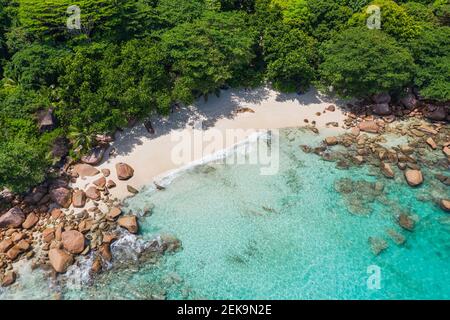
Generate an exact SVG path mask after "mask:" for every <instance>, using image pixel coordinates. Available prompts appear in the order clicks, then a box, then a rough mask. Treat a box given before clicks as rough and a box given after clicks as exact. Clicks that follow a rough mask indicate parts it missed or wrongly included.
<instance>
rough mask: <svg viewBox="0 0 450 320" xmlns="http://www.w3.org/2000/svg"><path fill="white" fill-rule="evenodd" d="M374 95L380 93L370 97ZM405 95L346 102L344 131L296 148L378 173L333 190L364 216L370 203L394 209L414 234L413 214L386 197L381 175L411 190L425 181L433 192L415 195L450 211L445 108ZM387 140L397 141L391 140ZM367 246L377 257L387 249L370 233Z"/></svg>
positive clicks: (390, 233) (391, 233)
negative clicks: (373, 179)
mask: <svg viewBox="0 0 450 320" xmlns="http://www.w3.org/2000/svg"><path fill="white" fill-rule="evenodd" d="M377 99H379V97H377V98H376V99H374V100H377ZM405 99H406V100H402V101H401V102H400V103H398V104H394V105H392V104H390V97H386V95H385V96H384V101H383V104H382V105H381V106H380V103H378V104H377V103H376V102H375V101H374V104H372V105H369V106H367V102H365V103H363V104H360V105H348V106H347V107H348V110H349V111H348V112H347V114H346V116H347V118H346V120H345V126H344V127H345V129H347V133H345V134H342V135H340V136H328V137H326V138H325V139H324V141H323V143H322V145H321V146H318V147H311V146H308V145H301V146H300V147H301V149H302V150H303V151H304V152H306V153H315V154H316V155H318V156H320V157H321V158H322V159H323V160H324V161H331V162H335V163H336V167H337V168H339V169H342V170H346V169H350V168H352V167H360V166H368V167H369V170H370V172H371V175H373V176H376V177H378V179H377V182H368V181H366V180H352V179H348V178H345V179H341V180H338V181H336V183H335V186H334V187H335V191H336V192H337V193H338V194H340V195H341V197H342V198H343V200H344V203H345V205H346V207H347V209H348V211H349V212H350V213H352V214H355V215H360V216H361V215H368V214H370V213H371V212H372V208H371V206H372V204H373V203H374V202H375V201H379V202H381V203H383V204H386V205H388V206H389V207H391V208H392V218H393V219H394V220H395V221H396V222H397V224H398V225H399V227H400V229H401V230H404V231H406V232H413V231H414V229H415V226H416V224H417V222H418V218H417V216H415V215H414V214H413V213H411V212H408V211H405V210H404V209H402V208H401V207H400V206H399V204H398V203H395V202H393V201H391V200H389V199H388V197H387V195H386V192H385V190H384V188H385V184H384V182H383V179H388V180H392V179H394V180H395V181H396V182H397V183H406V184H408V185H409V186H410V187H411V188H418V187H419V186H421V185H422V184H424V183H425V181H426V183H428V184H429V185H430V186H431V188H430V189H431V192H430V191H426V192H423V191H418V193H417V196H416V198H417V199H418V200H419V201H431V202H433V203H434V204H435V205H436V207H438V208H440V210H442V212H443V213H445V212H446V213H449V212H450V206H449V205H450V198H449V197H447V196H448V186H449V185H450V175H449V174H448V172H449V169H450V126H448V121H449V110H448V109H449V108H448V106H439V107H430V106H429V105H427V104H426V102H419V101H418V100H417V99H416V98H415V96H413V95H410V96H409V97H408V98H405ZM330 107H331V108H329V110H330V109H331V110H333V106H330ZM329 110H328V111H329ZM389 138H392V139H394V140H398V141H397V142H400V144H398V143H392V144H390V141H389ZM425 171H426V174H425V173H424V172H425ZM443 195H444V196H443ZM445 195H446V196H445ZM438 210H439V209H438ZM386 236H387V237H388V238H391V239H392V240H393V241H394V242H395V243H396V244H397V245H402V244H403V243H404V242H405V241H406V238H405V236H404V235H402V234H401V233H399V232H397V231H395V230H393V229H389V230H387V232H386ZM368 244H369V246H370V248H371V250H372V252H373V253H374V254H375V255H378V254H380V253H381V252H382V251H384V250H386V249H387V247H388V243H387V241H386V240H385V239H383V238H376V237H369V238H368Z"/></svg>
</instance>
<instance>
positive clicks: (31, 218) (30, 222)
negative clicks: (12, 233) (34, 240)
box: [22, 212, 39, 229]
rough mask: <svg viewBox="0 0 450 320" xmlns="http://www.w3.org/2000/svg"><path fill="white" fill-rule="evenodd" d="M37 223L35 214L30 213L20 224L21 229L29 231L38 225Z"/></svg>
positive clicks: (37, 219) (37, 218)
mask: <svg viewBox="0 0 450 320" xmlns="http://www.w3.org/2000/svg"><path fill="white" fill-rule="evenodd" d="M38 221H39V217H38V215H37V214H36V213H34V212H31V213H30V214H29V215H28V216H27V218H26V219H25V221H24V222H23V223H22V228H24V229H31V228H33V227H34V225H35V224H36V223H38Z"/></svg>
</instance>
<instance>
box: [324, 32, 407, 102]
mask: <svg viewBox="0 0 450 320" xmlns="http://www.w3.org/2000/svg"><path fill="white" fill-rule="evenodd" d="M323 55H324V62H323V63H322V65H321V66H320V73H321V76H322V81H323V83H324V84H325V85H326V86H332V87H333V88H334V90H335V91H336V92H337V93H339V94H341V95H343V96H356V97H367V96H370V95H372V94H376V93H380V92H397V91H400V90H401V89H402V88H404V87H405V86H407V85H408V84H410V82H411V80H412V73H413V69H414V62H413V59H412V57H411V54H410V53H409V52H408V50H406V49H404V48H402V47H400V46H399V45H398V44H397V42H396V41H395V40H394V39H393V38H392V37H390V36H388V35H386V34H384V33H383V32H381V31H379V30H369V29H367V28H354V29H349V30H346V31H345V32H343V33H342V34H340V35H339V36H338V37H337V38H336V39H333V40H332V41H330V42H329V43H327V44H326V45H325V46H324V48H323Z"/></svg>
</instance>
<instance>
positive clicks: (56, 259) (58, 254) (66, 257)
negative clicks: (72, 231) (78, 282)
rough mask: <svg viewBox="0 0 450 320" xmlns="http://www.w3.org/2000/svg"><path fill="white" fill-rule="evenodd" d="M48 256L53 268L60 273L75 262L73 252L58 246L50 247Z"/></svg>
mask: <svg viewBox="0 0 450 320" xmlns="http://www.w3.org/2000/svg"><path fill="white" fill-rule="evenodd" d="M48 258H49V260H50V264H51V265H52V267H53V269H55V271H56V272H59V273H64V272H66V271H67V268H69V267H70V266H71V265H72V264H73V262H74V260H73V257H72V255H71V254H69V253H67V252H65V251H64V250H61V249H57V248H54V249H50V251H49V252H48Z"/></svg>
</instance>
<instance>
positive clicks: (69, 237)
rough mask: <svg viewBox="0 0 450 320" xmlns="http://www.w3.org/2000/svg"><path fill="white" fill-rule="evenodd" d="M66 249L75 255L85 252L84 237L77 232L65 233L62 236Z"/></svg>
mask: <svg viewBox="0 0 450 320" xmlns="http://www.w3.org/2000/svg"><path fill="white" fill-rule="evenodd" d="M61 239H62V244H63V246H64V249H66V250H67V251H68V252H70V253H73V254H79V253H81V252H83V250H84V247H85V239H84V235H83V234H82V233H81V232H79V231H76V230H69V231H64V232H63V233H62V234H61Z"/></svg>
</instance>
